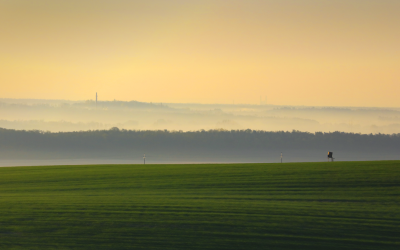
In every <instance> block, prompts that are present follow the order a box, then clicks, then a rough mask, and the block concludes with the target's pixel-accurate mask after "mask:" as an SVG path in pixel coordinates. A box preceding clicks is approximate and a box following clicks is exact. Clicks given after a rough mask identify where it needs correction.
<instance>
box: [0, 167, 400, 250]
mask: <svg viewBox="0 0 400 250" xmlns="http://www.w3.org/2000/svg"><path fill="white" fill-rule="evenodd" d="M0 249H230V250H232V249H324V250H326V249H396V250H397V249H400V161H381V162H333V163H327V162H325V163H284V164H216V165H213V164H204V165H86V166H47V167H10V168H0Z"/></svg>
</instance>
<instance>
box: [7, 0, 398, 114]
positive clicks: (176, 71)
mask: <svg viewBox="0 0 400 250" xmlns="http://www.w3.org/2000/svg"><path fill="white" fill-rule="evenodd" d="M399 13H400V1H399V0H332V1H328V0H279V1H278V0H275V1H272V0H258V1H256V0H243V1H239V0H229V1H227V0H212V1H208V0H169V1H166V0H143V1H134V0H120V1H118V0H113V1H111V0H109V1H106V0H57V1H54V0H35V1H31V0H0V86H1V92H0V98H45V99H69V100H87V99H94V96H95V92H98V94H99V99H100V100H113V99H117V100H126V101H129V100H138V101H146V102H164V103H165V102H176V103H179V102H185V103H187V102H190V103H194V102H196V103H233V102H235V103H248V104H258V103H260V96H262V99H263V100H264V98H265V96H267V102H268V103H269V104H276V105H312V106H314V105H315V106H322V105H323V106H391V107H399V106H400V98H399V93H400V14H399Z"/></svg>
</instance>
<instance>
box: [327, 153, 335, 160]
mask: <svg viewBox="0 0 400 250" xmlns="http://www.w3.org/2000/svg"><path fill="white" fill-rule="evenodd" d="M332 155H333V152H328V161H329V158H330V159H331V161H333V159H335V158H333V156H332Z"/></svg>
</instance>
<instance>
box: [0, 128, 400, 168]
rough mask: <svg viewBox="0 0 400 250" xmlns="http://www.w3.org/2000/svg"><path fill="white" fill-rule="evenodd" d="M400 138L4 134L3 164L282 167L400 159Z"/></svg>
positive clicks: (0, 134) (0, 135) (0, 137)
mask: <svg viewBox="0 0 400 250" xmlns="http://www.w3.org/2000/svg"><path fill="white" fill-rule="evenodd" d="M399 148H400V134H392V135H386V134H354V133H344V132H332V133H323V132H317V133H309V132H300V131H292V132H284V131H278V132H267V131H261V130H250V129H247V130H230V131H228V130H209V131H205V130H201V131H192V132H183V131H174V132H171V131H168V130H157V131H154V130H152V131H150V130H149V131H139V130H125V129H119V128H117V127H114V128H111V129H109V130H93V131H80V132H58V133H51V132H43V131H38V130H36V131H18V130H9V129H0V151H1V152H0V155H1V158H2V159H9V160H12V159H85V158H92V159H99V160H101V159H124V160H130V161H133V162H136V163H140V162H142V156H143V154H147V155H148V156H149V162H156V163H157V162H278V161H279V160H280V158H279V157H280V152H283V153H284V161H324V160H326V154H327V151H333V152H334V157H335V158H336V159H337V160H342V161H343V160H378V159H400V154H399V152H398V149H399Z"/></svg>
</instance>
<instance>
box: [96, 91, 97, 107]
mask: <svg viewBox="0 0 400 250" xmlns="http://www.w3.org/2000/svg"><path fill="white" fill-rule="evenodd" d="M96 107H97V92H96Z"/></svg>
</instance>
